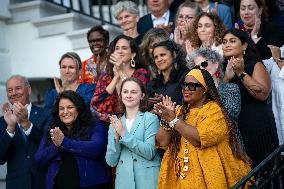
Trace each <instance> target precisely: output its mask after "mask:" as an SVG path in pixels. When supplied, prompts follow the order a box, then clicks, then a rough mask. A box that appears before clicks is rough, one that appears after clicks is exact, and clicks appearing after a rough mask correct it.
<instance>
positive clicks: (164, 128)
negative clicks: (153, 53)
mask: <svg viewBox="0 0 284 189" xmlns="http://www.w3.org/2000/svg"><path fill="white" fill-rule="evenodd" d="M182 92H183V105H182V106H181V107H178V108H177V107H176V106H175V103H173V102H172V101H171V99H170V98H169V97H165V98H164V99H163V102H161V103H158V104H156V105H155V106H154V111H155V113H156V114H158V115H159V116H160V117H161V127H160V129H159V131H158V134H157V136H156V143H157V146H161V147H164V148H166V149H167V151H166V153H165V155H164V157H163V160H162V165H161V169H160V176H159V180H158V187H157V188H158V189H205V188H212V189H213V188H214V189H215V188H216V189H223V188H230V187H232V186H233V185H234V184H236V183H237V182H238V181H239V180H240V179H242V177H243V176H245V175H246V174H247V173H248V172H249V171H250V169H251V168H250V166H249V158H248V157H247V156H246V154H245V153H244V152H242V151H241V148H240V146H239V144H238V143H237V140H236V135H235V130H234V127H233V125H232V123H231V121H230V120H229V118H228V114H227V113H226V111H225V109H224V107H223V106H222V104H221V100H220V97H219V95H218V92H217V89H216V87H215V85H214V81H213V79H212V77H211V75H210V73H209V72H207V71H206V70H201V69H199V68H195V69H193V70H191V71H190V72H189V73H188V74H187V76H186V77H185V81H184V83H183V90H182Z"/></svg>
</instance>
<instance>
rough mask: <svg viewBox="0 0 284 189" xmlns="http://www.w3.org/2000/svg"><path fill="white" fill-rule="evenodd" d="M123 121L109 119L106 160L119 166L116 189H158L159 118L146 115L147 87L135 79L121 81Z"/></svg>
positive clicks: (109, 163)
mask: <svg viewBox="0 0 284 189" xmlns="http://www.w3.org/2000/svg"><path fill="white" fill-rule="evenodd" d="M120 105H121V114H122V117H121V118H117V116H115V115H112V116H110V120H111V125H110V127H109V134H108V146H107V152H106V161H107V163H108V165H109V166H111V167H116V178H115V189H125V188H136V189H144V188H149V189H150V188H156V186H157V180H158V174H159V170H160V161H161V160H160V157H159V155H158V154H157V149H156V147H155V135H156V133H157V130H158V128H159V120H158V117H157V116H156V115H154V114H152V113H150V112H147V111H146V109H147V94H146V89H145V86H144V84H143V83H142V82H141V81H140V80H138V79H136V78H128V79H126V80H124V81H123V82H122V86H121V90H120Z"/></svg>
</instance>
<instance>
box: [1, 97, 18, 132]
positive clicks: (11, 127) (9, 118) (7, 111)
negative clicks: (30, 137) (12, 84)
mask: <svg viewBox="0 0 284 189" xmlns="http://www.w3.org/2000/svg"><path fill="white" fill-rule="evenodd" d="M2 113H3V116H4V120H5V122H6V123H7V130H8V131H9V133H14V132H15V126H16V123H17V117H16V116H15V114H13V111H12V109H11V108H10V106H9V103H8V102H6V103H4V104H3V105H2Z"/></svg>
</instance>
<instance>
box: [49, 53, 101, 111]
mask: <svg viewBox="0 0 284 189" xmlns="http://www.w3.org/2000/svg"><path fill="white" fill-rule="evenodd" d="M59 66H60V80H61V82H59V79H58V78H54V85H55V88H53V89H49V90H48V91H47V92H46V94H45V100H44V101H45V108H52V107H53V104H54V102H55V100H56V97H57V96H58V94H59V93H61V92H63V91H65V90H72V91H75V92H77V93H78V94H79V95H80V96H81V97H82V98H83V99H84V101H85V103H86V104H87V105H88V106H89V104H90V102H91V98H92V96H93V94H94V91H95V88H96V85H95V84H86V83H81V84H80V83H78V79H79V76H80V73H81V68H82V63H81V59H80V57H79V55H78V54H76V53H75V52H67V53H65V54H63V55H62V56H61V58H60V60H59Z"/></svg>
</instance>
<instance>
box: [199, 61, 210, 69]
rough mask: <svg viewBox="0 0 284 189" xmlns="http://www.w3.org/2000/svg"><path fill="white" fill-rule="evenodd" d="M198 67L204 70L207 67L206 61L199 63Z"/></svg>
mask: <svg viewBox="0 0 284 189" xmlns="http://www.w3.org/2000/svg"><path fill="white" fill-rule="evenodd" d="M200 66H201V67H202V68H206V67H207V66H208V60H204V61H203V62H201V63H200Z"/></svg>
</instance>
